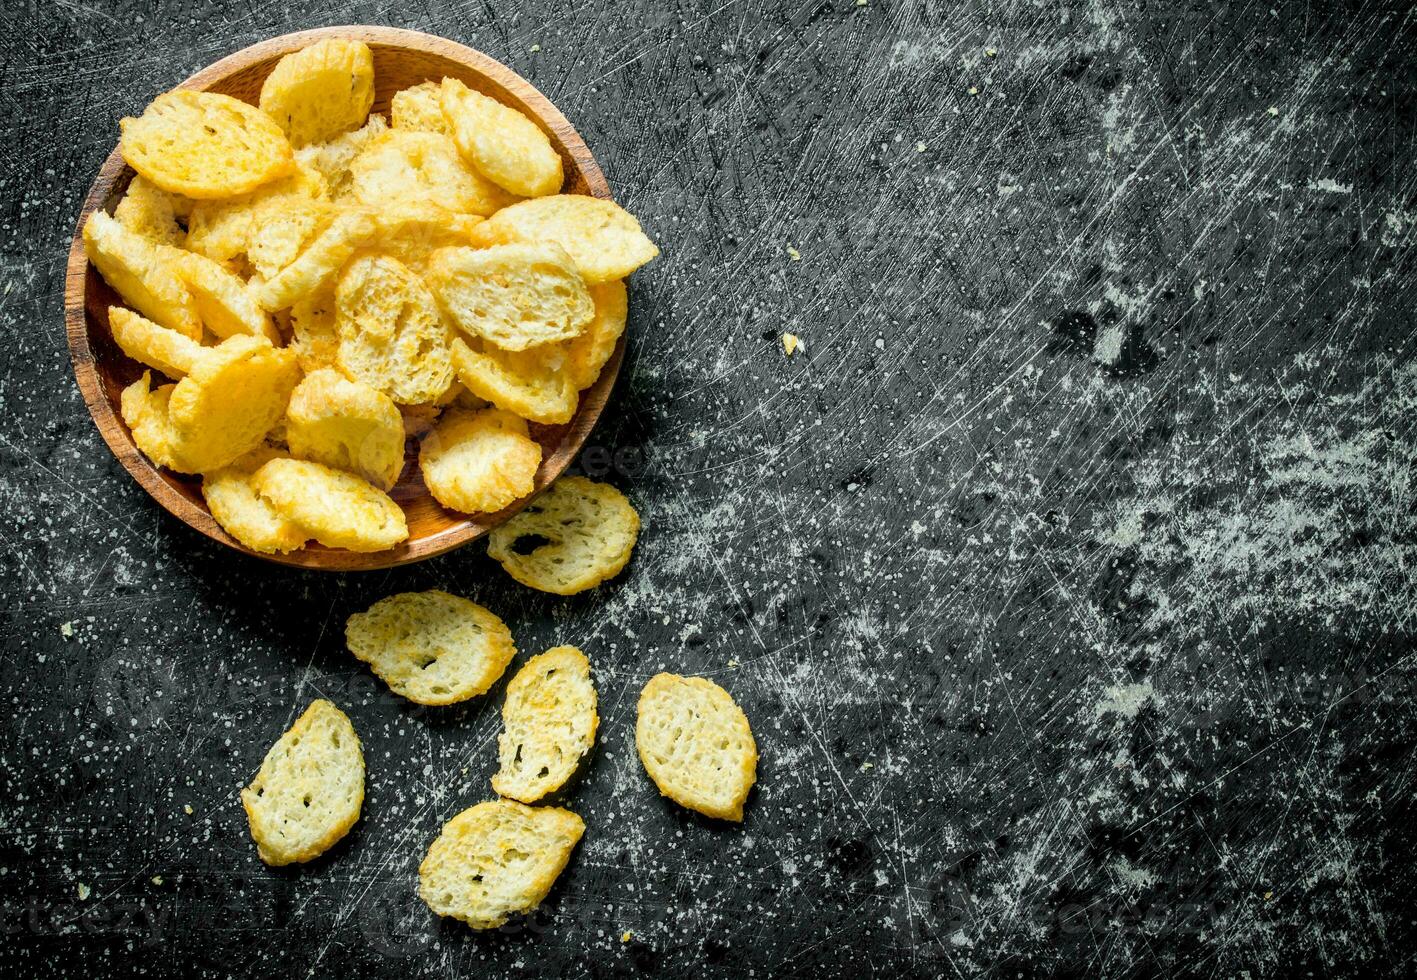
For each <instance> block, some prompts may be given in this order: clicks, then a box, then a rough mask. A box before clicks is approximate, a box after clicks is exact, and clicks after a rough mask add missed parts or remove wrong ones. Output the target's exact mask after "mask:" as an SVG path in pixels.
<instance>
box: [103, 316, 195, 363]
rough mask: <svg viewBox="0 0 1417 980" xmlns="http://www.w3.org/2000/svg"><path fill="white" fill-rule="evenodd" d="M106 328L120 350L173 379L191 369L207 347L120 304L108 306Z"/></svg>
mask: <svg viewBox="0 0 1417 980" xmlns="http://www.w3.org/2000/svg"><path fill="white" fill-rule="evenodd" d="M108 329H109V331H110V332H111V333H112V334H113V341H114V343H116V344H117V345H118V346H119V348H120V349H121V350H122V351H123V353H125V354H127V355H128V356H129V357H131V358H132V359H133V360H135V361H139V362H141V363H143V364H146V365H147V366H148V367H152V368H157V369H158V370H159V371H161V372H162V373H163V374H165V375H167V376H168V377H169V378H172V379H173V380H174V381H176V380H177V379H178V378H182V377H184V376H185V375H186V374H187V372H188V371H190V370H192V365H194V364H196V363H197V361H199V360H200V359H201V358H202V356H203V355H204V354H205V353H206V350H207V349H206V348H205V347H203V346H202V345H201V344H199V343H197V342H196V341H195V340H193V339H192V338H191V337H188V336H187V335H186V334H181V333H178V332H177V331H176V330H169V329H167V328H166V327H160V326H158V325H157V324H156V323H153V322H152V321H151V320H148V319H145V318H144V317H141V316H138V314H136V313H134V312H133V311H132V310H125V309H124V308H123V307H121V306H110V307H109V308H108Z"/></svg>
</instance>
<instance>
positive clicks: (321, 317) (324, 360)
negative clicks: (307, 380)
mask: <svg viewBox="0 0 1417 980" xmlns="http://www.w3.org/2000/svg"><path fill="white" fill-rule="evenodd" d="M290 330H291V335H290V347H291V349H292V350H294V351H295V357H296V359H297V360H298V361H299V362H300V370H302V371H304V372H305V373H306V374H313V373H314V372H315V371H318V370H320V369H321V368H331V367H334V366H335V364H336V363H337V362H338V360H339V328H338V326H337V325H336V322H335V294H334V292H333V291H330V290H322V291H319V292H315V293H311V294H310V295H308V296H306V297H305V298H303V299H300V300H297V301H296V302H295V304H294V305H293V306H291V308H290Z"/></svg>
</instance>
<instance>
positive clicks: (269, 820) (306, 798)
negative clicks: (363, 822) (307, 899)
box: [241, 699, 364, 865]
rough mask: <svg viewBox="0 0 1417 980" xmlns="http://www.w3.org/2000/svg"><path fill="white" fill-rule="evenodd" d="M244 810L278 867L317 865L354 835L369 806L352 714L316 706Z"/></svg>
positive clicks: (262, 774) (270, 758)
mask: <svg viewBox="0 0 1417 980" xmlns="http://www.w3.org/2000/svg"><path fill="white" fill-rule="evenodd" d="M241 805H242V806H243V807H245V809H246V819H247V821H248V822H249V823H250V825H251V836H252V837H253V838H254V839H255V841H256V853H257V854H258V855H260V858H261V860H262V861H264V862H266V863H267V864H270V865H283V864H294V863H297V862H303V861H310V860H313V859H314V858H317V857H319V856H320V855H321V854H323V853H325V851H327V850H329V849H330V848H331V847H333V846H334V845H335V844H336V843H337V842H338V841H339V840H340V839H341V838H343V837H344V835H345V834H347V833H349V829H350V828H351V827H353V826H354V825H355V823H356V822H357V821H358V820H359V811H360V809H361V808H362V807H363V806H364V753H363V751H362V750H361V748H360V745H359V736H358V735H356V734H355V732H354V726H353V725H352V724H350V722H349V718H348V717H347V716H346V715H345V713H344V712H343V711H341V710H340V709H339V708H336V707H335V706H334V705H333V704H331V703H330V702H328V701H325V700H323V699H320V700H316V701H313V702H311V704H310V707H308V708H306V709H305V713H304V714H303V715H301V716H300V717H299V719H297V720H296V722H295V724H294V725H292V726H291V727H290V730H289V731H288V732H286V733H285V734H284V735H282V736H281V737H280V738H279V740H277V741H276V744H275V745H273V746H271V750H270V751H269V752H267V753H266V758H265V759H264V760H263V761H262V762H261V769H260V771H259V772H257V773H256V778H255V779H253V780H252V781H251V785H250V786H247V787H246V788H245V789H243V790H242V791H241Z"/></svg>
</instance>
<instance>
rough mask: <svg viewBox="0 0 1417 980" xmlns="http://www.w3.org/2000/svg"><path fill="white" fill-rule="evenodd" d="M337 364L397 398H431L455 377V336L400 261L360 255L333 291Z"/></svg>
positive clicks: (405, 400) (409, 402) (418, 281)
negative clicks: (450, 344)
mask: <svg viewBox="0 0 1417 980" xmlns="http://www.w3.org/2000/svg"><path fill="white" fill-rule="evenodd" d="M335 311H336V329H337V330H338V331H339V353H338V361H339V367H340V369H341V370H342V371H344V373H345V374H347V375H349V376H350V377H352V378H358V379H359V380H361V381H363V382H365V383H366V384H370V385H373V386H374V387H375V388H378V389H379V390H380V391H382V392H384V394H386V395H388V396H389V397H390V398H392V399H393V400H394V401H396V402H399V403H400V404H404V405H417V404H421V403H423V402H430V401H433V400H434V399H435V398H437V397H438V396H440V395H442V394H443V392H445V391H447V389H448V385H450V384H452V380H453V364H452V357H451V355H450V354H449V351H448V342H449V340H450V339H451V338H450V336H449V332H448V328H447V326H445V325H444V323H443V319H442V317H441V316H439V314H438V308H437V305H436V302H435V301H434V299H433V294H432V293H430V292H429V291H428V287H427V286H425V285H424V284H423V280H422V279H419V278H418V277H417V276H416V275H414V274H413V273H412V272H410V271H409V270H408V269H407V268H406V267H405V266H404V265H403V264H402V263H401V262H399V261H397V260H396V259H391V258H388V257H387V256H383V255H361V256H359V257H358V258H356V259H355V260H354V261H353V262H351V263H349V266H348V268H346V269H345V270H344V273H343V274H342V275H341V276H340V279H339V286H338V288H337V289H336V290H335Z"/></svg>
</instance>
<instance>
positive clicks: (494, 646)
mask: <svg viewBox="0 0 1417 980" xmlns="http://www.w3.org/2000/svg"><path fill="white" fill-rule="evenodd" d="M344 636H345V643H346V644H347V645H348V647H349V651H350V653H353V654H354V655H355V656H356V657H358V658H359V659H360V660H362V661H364V662H365V663H367V664H368V665H369V666H370V667H371V668H372V669H373V671H374V673H375V674H377V675H378V676H379V678H380V680H382V681H383V682H384V683H385V684H387V685H389V689H390V690H392V691H393V692H394V693H395V694H398V695H401V696H403V697H406V698H408V699H409V700H410V701H416V702H418V703H419V704H433V705H443V704H455V703H457V702H458V701H466V700H467V699H468V698H473V697H476V696H477V695H479V694H483V693H485V692H486V691H487V689H488V688H490V687H491V686H492V685H493V684H495V683H496V682H497V679H498V678H499V677H501V676H502V674H503V672H504V671H505V670H506V669H507V664H509V663H511V662H512V658H513V657H515V656H516V655H517V648H516V645H515V644H514V643H513V642H512V633H511V631H510V630H508V629H507V624H506V623H504V622H502V620H501V619H499V618H498V617H497V616H496V615H495V614H494V613H492V612H491V611H489V610H487V609H484V608H483V607H482V606H479V605H478V604H477V603H475V602H473V601H471V600H469V599H464V598H462V597H461V596H455V595H449V594H448V593H447V592H440V591H438V590H436V589H434V590H430V591H428V592H402V593H399V594H397V595H391V596H388V597H387V598H384V599H380V600H379V601H378V602H376V603H374V605H372V606H370V607H369V609H368V610H366V611H365V612H362V613H355V614H354V615H353V616H350V617H349V620H348V622H346V623H345V630H344Z"/></svg>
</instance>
